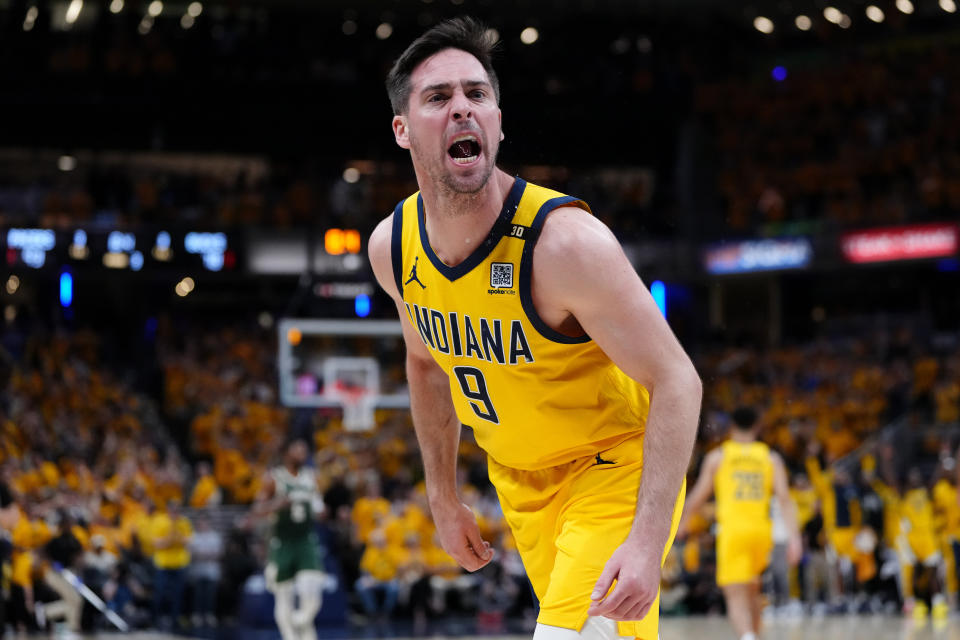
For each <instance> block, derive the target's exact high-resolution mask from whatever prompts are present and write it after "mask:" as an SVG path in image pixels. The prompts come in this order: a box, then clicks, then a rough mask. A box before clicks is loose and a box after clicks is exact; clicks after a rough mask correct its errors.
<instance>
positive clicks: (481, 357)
mask: <svg viewBox="0 0 960 640" xmlns="http://www.w3.org/2000/svg"><path fill="white" fill-rule="evenodd" d="M563 206H576V207H580V208H583V209H585V210H587V211H589V207H587V205H586V203H584V202H582V201H580V200H577V199H575V198H572V197H570V196H565V195H563V194H560V193H558V192H556V191H551V190H549V189H545V188H543V187H538V186H536V185H533V184H529V183H527V182H525V181H524V180H522V179H520V178H516V180H515V181H514V184H513V187H512V188H511V190H510V193H509V195H508V196H507V198H506V200H505V202H504V204H503V209H502V210H501V211H500V215H499V216H498V218H497V221H496V222H495V223H494V225H493V228H492V229H491V230H490V233H489V235H488V236H487V238H486V239H485V240H484V241H483V242H482V243H481V244H480V245H479V246H478V247H477V249H476V250H475V251H474V252H473V253H472V254H470V256H468V257H467V258H466V259H465V260H464V261H463V262H461V263H460V264H458V265H456V266H449V265H447V264H444V263H443V261H441V260H440V258H439V257H438V256H437V255H436V253H435V252H434V250H433V248H432V247H431V246H430V241H429V238H428V237H427V232H426V218H425V213H424V203H423V199H422V197H420V194H419V193H415V194H413V195H412V196H410V197H409V198H407V199H406V200H404V201H402V202H401V203H400V204H398V205H397V207H396V209H395V210H394V213H393V230H392V233H393V236H392V243H391V257H392V261H393V273H394V279H395V280H396V284H397V289H398V290H399V292H400V295H401V296H402V298H403V304H404V307H405V309H406V314H404V315H406V320H404V321H405V322H409V323H410V324H411V326H412V327H413V329H414V330H415V331H416V332H417V334H418V335H419V336H420V339H421V340H422V341H423V343H424V344H425V345H426V347H427V349H428V350H429V352H430V353H431V355H432V356H433V358H434V359H435V360H436V362H437V364H439V365H440V367H441V368H442V369H443V370H444V371H445V372H446V373H447V375H448V376H449V380H450V392H451V397H452V398H453V404H454V407H455V408H456V411H457V416H458V418H459V419H460V422H461V423H463V424H464V425H467V426H470V427H472V428H473V430H474V433H475V435H476V439H477V443H478V444H479V445H480V446H481V447H482V448H483V449H484V450H485V451H486V452H487V453H488V454H489V455H490V457H491V458H492V459H493V460H494V461H496V462H498V463H499V464H501V465H503V466H506V467H511V468H514V469H519V470H539V469H545V468H547V467H553V466H557V465H561V464H566V463H569V462H571V461H573V460H576V459H579V458H585V457H586V458H593V457H594V456H595V455H597V453H598V452H600V451H603V450H606V449H610V448H612V447H615V446H617V445H618V444H620V443H621V442H623V441H625V440H627V439H629V438H632V437H638V436H641V437H642V434H643V431H644V428H645V426H646V419H647V412H648V409H649V394H648V392H647V390H646V389H645V388H644V387H643V386H642V385H640V384H638V383H636V382H635V381H634V380H632V379H631V378H630V377H628V376H627V375H626V374H625V373H624V372H623V371H621V370H620V369H619V368H618V367H617V366H616V365H615V364H614V363H613V362H612V361H611V360H610V358H608V357H607V355H606V354H605V353H604V352H603V351H602V350H601V349H600V347H598V346H597V345H596V344H595V343H594V342H593V341H592V340H591V339H590V337H589V336H587V335H583V336H579V337H570V336H567V335H564V334H561V333H559V332H557V331H555V330H553V329H552V328H551V327H550V326H548V325H547V324H546V323H545V322H544V321H543V320H542V319H541V318H540V317H539V316H538V315H537V311H536V309H535V308H534V305H533V298H532V296H531V279H532V275H531V274H532V270H533V250H534V246H535V245H536V242H537V237H538V235H539V233H540V230H541V228H542V227H543V223H544V220H545V219H546V217H547V215H548V214H549V213H550V212H551V211H553V210H554V209H556V208H558V207H563Z"/></svg>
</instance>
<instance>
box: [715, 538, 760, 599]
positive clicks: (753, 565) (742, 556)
mask: <svg viewBox="0 0 960 640" xmlns="http://www.w3.org/2000/svg"><path fill="white" fill-rule="evenodd" d="M772 550H773V532H772V531H771V529H770V527H769V526H763V527H745V526H740V527H738V526H732V527H731V526H728V525H722V526H720V527H719V530H718V531H717V584H718V585H719V586H721V587H723V586H726V585H729V584H748V583H751V582H753V581H755V580H756V579H757V578H759V577H760V575H761V574H762V573H763V571H764V569H766V568H767V565H768V564H769V563H770V552H771V551H772Z"/></svg>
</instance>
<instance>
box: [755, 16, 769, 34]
mask: <svg viewBox="0 0 960 640" xmlns="http://www.w3.org/2000/svg"><path fill="white" fill-rule="evenodd" d="M753 28H754V29H756V30H757V31H759V32H760V33H766V34H770V33H773V20H771V19H770V18H767V17H765V16H757V17H756V18H754V19H753Z"/></svg>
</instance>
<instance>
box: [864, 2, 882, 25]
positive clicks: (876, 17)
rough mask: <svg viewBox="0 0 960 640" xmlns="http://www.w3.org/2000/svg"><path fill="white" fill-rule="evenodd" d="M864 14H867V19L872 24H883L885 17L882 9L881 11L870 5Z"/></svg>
mask: <svg viewBox="0 0 960 640" xmlns="http://www.w3.org/2000/svg"><path fill="white" fill-rule="evenodd" d="M866 12H867V18H868V19H869V20H871V21H872V22H876V23H878V24H879V23H881V22H883V19H884V18H885V17H886V16H884V15H883V9H881V8H880V7H878V6H876V5H870V6H869V7H867V11H866Z"/></svg>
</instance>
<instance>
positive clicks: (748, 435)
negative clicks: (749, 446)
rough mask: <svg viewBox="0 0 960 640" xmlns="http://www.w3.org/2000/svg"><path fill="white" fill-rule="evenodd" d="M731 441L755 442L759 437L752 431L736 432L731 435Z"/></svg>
mask: <svg viewBox="0 0 960 640" xmlns="http://www.w3.org/2000/svg"><path fill="white" fill-rule="evenodd" d="M730 439H731V440H733V441H734V442H753V441H754V440H756V439H757V436H756V435H755V434H754V433H753V432H752V431H736V430H734V431H733V433H731V434H730Z"/></svg>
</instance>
